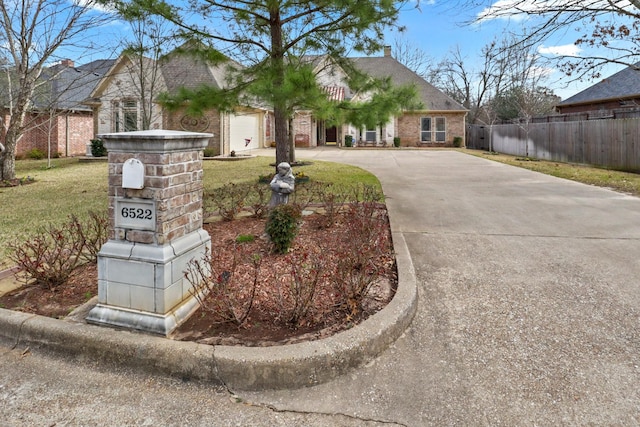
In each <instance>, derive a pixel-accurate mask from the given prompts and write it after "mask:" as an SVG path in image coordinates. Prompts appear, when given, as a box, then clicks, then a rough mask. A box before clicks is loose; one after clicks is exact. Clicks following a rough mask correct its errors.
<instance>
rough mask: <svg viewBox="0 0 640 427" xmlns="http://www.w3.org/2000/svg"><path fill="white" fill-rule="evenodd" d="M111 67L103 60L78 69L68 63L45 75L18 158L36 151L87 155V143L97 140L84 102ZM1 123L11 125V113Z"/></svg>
mask: <svg viewBox="0 0 640 427" xmlns="http://www.w3.org/2000/svg"><path fill="white" fill-rule="evenodd" d="M109 63H110V62H109V61H104V60H100V61H94V62H91V63H89V64H85V65H82V66H79V67H75V66H74V63H73V61H71V60H65V61H62V62H61V63H60V64H57V65H54V66H52V67H49V68H47V69H45V70H44V71H43V73H42V76H41V78H40V85H39V88H38V90H37V93H36V95H35V96H34V97H33V100H32V107H31V109H30V111H29V112H28V113H27V116H26V118H25V131H24V132H23V135H22V137H21V138H20V140H19V141H18V145H17V147H16V156H17V157H18V158H20V157H24V156H26V155H27V154H28V153H29V152H30V151H31V150H34V149H37V150H40V151H41V152H43V153H45V154H47V153H49V151H50V153H51V156H52V157H56V156H64V157H68V156H77V155H84V154H85V153H86V147H87V143H88V142H89V141H90V140H91V139H92V138H93V117H92V111H91V109H90V108H88V107H87V106H86V105H84V104H82V101H83V100H84V99H85V98H86V97H87V96H88V94H89V93H90V92H91V90H92V89H93V87H95V85H96V84H97V83H98V81H99V79H100V76H101V75H102V74H104V73H105V72H106V70H107V69H108V67H109ZM0 119H1V120H3V122H4V123H6V122H7V121H8V110H7V109H5V110H4V112H3V113H2V117H1V118H0ZM4 128H6V127H4Z"/></svg>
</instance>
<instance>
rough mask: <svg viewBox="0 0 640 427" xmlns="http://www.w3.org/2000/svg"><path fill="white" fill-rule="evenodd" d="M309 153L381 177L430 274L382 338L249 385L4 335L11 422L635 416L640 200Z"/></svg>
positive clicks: (486, 168)
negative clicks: (410, 308) (408, 315)
mask: <svg viewBox="0 0 640 427" xmlns="http://www.w3.org/2000/svg"><path fill="white" fill-rule="evenodd" d="M264 151H265V153H264V154H266V155H270V156H273V151H272V150H264ZM297 155H298V157H299V158H315V159H322V160H330V161H337V162H346V163H351V164H355V165H358V166H362V167H364V168H365V169H368V170H370V171H371V172H373V173H375V174H376V175H377V176H378V177H379V178H380V181H381V182H382V185H383V187H384V191H385V194H386V196H387V206H388V209H389V211H390V217H391V225H392V229H393V231H394V233H395V236H396V238H404V240H405V241H406V243H407V246H408V248H409V250H410V252H411V257H412V260H413V263H414V266H415V270H416V275H417V278H418V285H419V290H418V291H419V306H418V311H417V314H416V317H415V319H414V321H413V323H412V324H411V326H410V327H409V328H408V329H407V331H406V333H405V334H404V335H403V336H402V337H401V338H400V339H398V340H397V341H396V342H395V343H394V344H393V345H392V346H391V347H390V348H389V349H388V350H387V351H385V352H384V353H383V354H382V355H381V356H380V357H379V358H377V359H376V360H374V361H373V362H371V363H370V364H368V365H367V366H365V367H362V368H360V369H357V370H354V371H352V372H350V373H349V374H347V375H344V376H342V377H339V378H337V379H336V380H334V381H331V382H329V383H325V384H321V385H318V386H316V387H312V388H305V389H300V390H281V391H267V392H251V393H249V392H239V391H235V390H230V391H225V390H224V389H221V388H217V387H213V386H210V385H208V384H197V383H196V384H193V383H186V382H181V381H180V380H176V379H173V378H162V377H155V376H146V375H141V374H138V373H135V372H131V371H130V370H126V369H122V368H117V367H111V366H104V367H103V366H95V367H94V366H93V365H92V364H90V363H89V364H88V365H85V364H81V363H74V362H72V361H66V360H59V359H56V358H48V357H46V355H41V354H40V352H37V351H34V352H33V353H34V354H32V355H30V353H29V349H23V348H16V349H5V348H0V361H1V362H2V366H3V369H1V370H0V424H2V425H15V426H23V425H24V426H31V425H53V424H56V425H69V426H71V425H163V426H164V425H166V426H180V425H202V426H210V425H216V426H234V425H243V426H310V427H311V426H314V427H316V426H317V427H321V426H332V427H333V426H350V427H351V426H354V427H355V426H358V427H359V426H368V427H370V426H383V425H384V426H388V425H394V426H411V427H414V426H431V425H433V426H449V425H462V426H467V425H474V426H475V425H484V426H501V425H503V426H520V425H545V426H547V425H548V426H556V425H581V426H582V425H625V426H627V425H638V424H640V279H639V278H640V261H639V256H640V199H638V198H635V197H629V196H625V195H622V194H619V193H615V192H612V191H608V190H604V189H600V188H596V187H590V186H587V185H582V184H577V183H574V182H570V181H565V180H562V179H557V178H553V177H550V176H546V175H542V174H538V173H535V172H530V171H526V170H523V169H518V168H515V167H511V166H506V165H502V164H499V163H494V162H491V161H488V160H484V159H480V158H477V157H473V156H470V155H466V154H463V153H461V152H450V151H426V150H424V151H422V150H420V151H419V150H381V151H376V150H337V149H333V150H328V149H326V150H322V149H315V150H298V153H297ZM229 392H231V393H233V394H231V395H230V394H229Z"/></svg>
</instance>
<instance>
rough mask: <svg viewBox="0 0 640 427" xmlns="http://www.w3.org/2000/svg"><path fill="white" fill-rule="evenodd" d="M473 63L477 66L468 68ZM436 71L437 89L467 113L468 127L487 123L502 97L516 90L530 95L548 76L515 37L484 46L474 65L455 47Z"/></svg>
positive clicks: (534, 55)
mask: <svg viewBox="0 0 640 427" xmlns="http://www.w3.org/2000/svg"><path fill="white" fill-rule="evenodd" d="M473 63H477V64H478V65H476V66H473V65H470V64H473ZM439 71H440V72H439V74H438V80H437V81H436V82H435V84H436V86H438V87H440V88H441V89H442V90H444V91H445V92H446V93H447V94H448V95H449V96H451V97H452V98H453V99H455V100H456V101H458V102H459V103H461V104H462V105H463V106H464V107H465V108H467V109H469V117H468V122H469V123H471V124H474V123H478V122H482V123H487V120H489V117H490V116H492V115H493V114H494V113H496V112H497V111H499V105H498V104H497V102H499V100H500V99H501V98H500V97H501V95H502V94H503V93H508V92H510V91H513V90H515V88H518V90H525V93H531V94H533V93H535V90H534V89H536V88H538V87H539V86H541V85H543V83H544V80H545V79H546V76H547V75H546V68H545V67H544V64H543V62H542V60H541V57H540V55H539V54H537V52H536V48H535V46H526V45H524V46H523V45H521V44H519V43H518V42H517V39H515V38H514V36H506V37H504V38H503V39H501V40H499V41H496V40H494V41H492V42H490V43H488V44H487V45H485V46H484V47H483V48H482V50H481V52H480V58H479V61H477V62H474V61H472V60H471V59H470V58H468V57H467V56H465V55H464V54H463V53H462V51H461V50H460V47H459V46H456V47H455V48H454V49H453V50H452V51H451V52H450V54H449V56H448V57H447V58H445V59H444V60H443V61H442V62H441V63H440V65H439ZM488 112H491V114H488ZM494 119H495V117H494Z"/></svg>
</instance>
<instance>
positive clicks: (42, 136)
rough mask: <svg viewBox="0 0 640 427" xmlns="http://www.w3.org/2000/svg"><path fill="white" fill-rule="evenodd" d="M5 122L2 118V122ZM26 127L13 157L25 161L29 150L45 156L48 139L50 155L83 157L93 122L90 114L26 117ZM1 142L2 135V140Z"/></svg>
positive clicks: (91, 132)
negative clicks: (24, 158) (51, 117)
mask: <svg viewBox="0 0 640 427" xmlns="http://www.w3.org/2000/svg"><path fill="white" fill-rule="evenodd" d="M7 120H8V118H7V117H6V116H5V122H6V121H7ZM25 122H26V124H27V127H26V129H25V131H24V133H23V135H22V138H20V140H19V141H18V146H17V149H16V156H17V157H18V158H21V157H25V156H26V155H27V154H28V153H29V152H30V151H31V150H33V149H38V150H41V151H42V152H43V153H45V154H46V153H47V152H48V144H49V137H50V138H51V139H50V140H51V153H52V155H54V156H55V155H56V153H59V154H60V155H61V156H82V155H84V154H86V150H87V149H86V144H87V143H88V142H89V141H91V139H92V138H93V118H92V114H91V113H90V112H76V113H69V114H63V113H60V114H58V115H56V116H54V117H53V119H51V120H49V117H48V116H42V115H27V117H26V119H25ZM2 140H3V141H4V135H3V136H2Z"/></svg>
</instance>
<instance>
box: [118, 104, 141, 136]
mask: <svg viewBox="0 0 640 427" xmlns="http://www.w3.org/2000/svg"><path fill="white" fill-rule="evenodd" d="M135 130H138V102H137V101H123V102H122V104H121V103H120V102H118V101H115V102H114V103H113V131H114V132H131V131H135Z"/></svg>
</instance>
